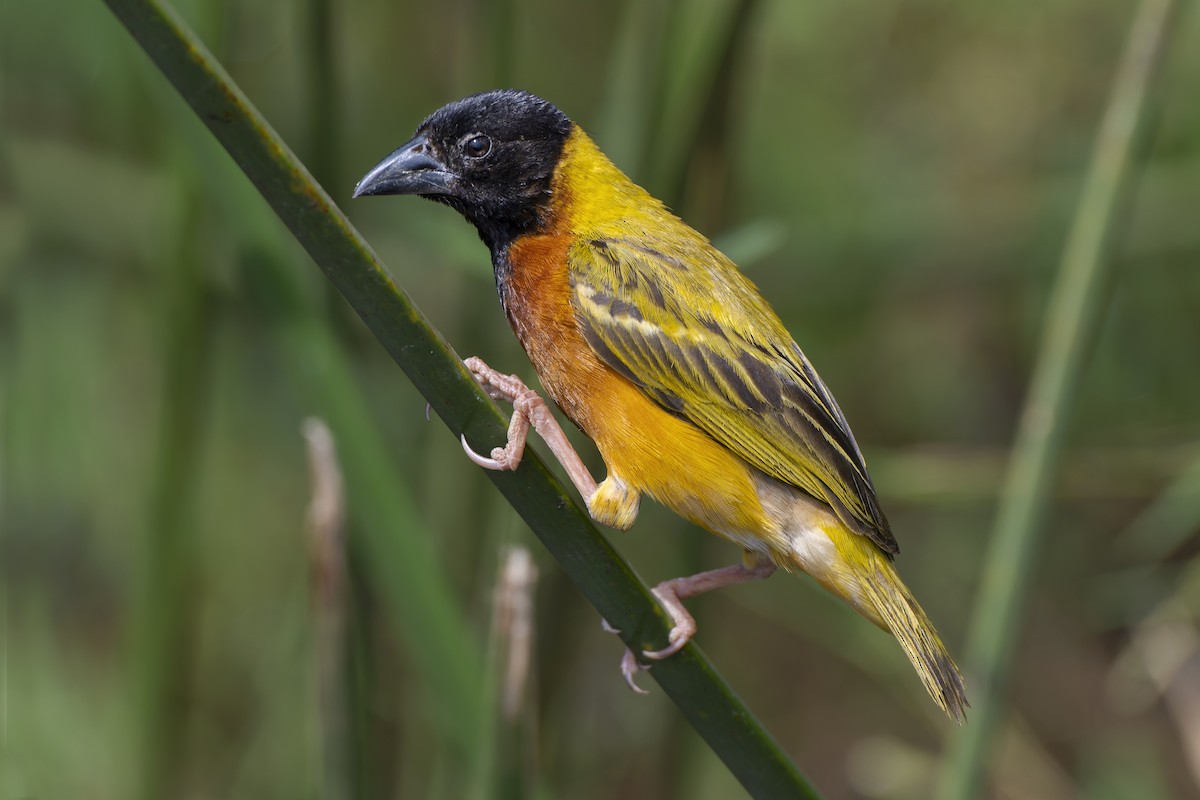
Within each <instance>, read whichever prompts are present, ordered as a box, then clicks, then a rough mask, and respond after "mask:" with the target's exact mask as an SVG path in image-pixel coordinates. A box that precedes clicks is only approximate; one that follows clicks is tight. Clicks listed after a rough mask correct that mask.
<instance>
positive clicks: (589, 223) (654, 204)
mask: <svg viewBox="0 0 1200 800" xmlns="http://www.w3.org/2000/svg"><path fill="white" fill-rule="evenodd" d="M552 191H553V192H554V193H555V195H560V196H562V195H567V196H569V197H567V198H566V202H565V203H560V207H565V208H568V209H569V212H568V213H569V218H568V220H567V223H568V226H569V228H570V229H571V230H580V229H583V228H605V227H608V226H611V225H613V224H614V223H619V222H620V221H621V220H623V219H624V218H625V217H627V216H630V215H637V216H638V217H640V218H642V219H645V218H646V216H647V215H648V216H651V217H656V216H658V215H660V214H661V215H663V216H666V217H670V218H672V219H673V218H674V215H672V214H671V213H670V212H669V211H667V208H666V206H664V205H663V204H662V202H661V201H660V200H658V199H657V198H655V197H654V196H653V195H651V194H650V193H649V192H647V191H646V190H645V189H643V188H642V187H641V186H638V185H637V184H636V183H634V182H633V181H632V180H630V179H629V177H628V176H627V175H626V174H625V173H624V172H622V171H621V170H620V169H619V168H618V167H617V165H616V164H614V163H613V162H612V161H610V160H609V158H608V156H606V155H604V153H603V152H601V150H600V148H599V147H597V146H596V143H595V142H593V141H592V139H591V137H589V136H588V135H587V134H586V133H584V130H583V128H580V127H579V126H578V125H575V126H574V128H573V130H572V131H571V135H570V136H568V137H567V141H566V144H564V145H563V152H562V156H561V158H560V159H559V163H558V168H557V169H556V170H555V180H554V185H553V187H552Z"/></svg>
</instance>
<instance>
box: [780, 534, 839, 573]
mask: <svg viewBox="0 0 1200 800" xmlns="http://www.w3.org/2000/svg"><path fill="white" fill-rule="evenodd" d="M791 537H792V552H793V553H795V554H796V560H797V561H799V562H800V566H801V567H802V568H803V569H804V571H805V572H807V573H808V574H809V575H812V576H813V577H814V578H818V577H823V576H825V575H829V574H830V571H831V570H832V569H833V565H834V563H835V561H836V559H837V548H835V547H834V546H833V540H832V539H830V538H829V536H827V535H826V533H825V531H823V530H821V529H820V528H809V527H799V528H796V529H795V530H793V531H792V532H791Z"/></svg>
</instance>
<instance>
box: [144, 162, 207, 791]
mask: <svg viewBox="0 0 1200 800" xmlns="http://www.w3.org/2000/svg"><path fill="white" fill-rule="evenodd" d="M184 172H185V173H186V174H188V179H187V180H185V186H186V187H190V186H192V185H193V181H192V179H191V176H190V170H186V169H185V170H184ZM185 191H186V189H185ZM196 206H197V204H196V203H195V202H190V203H188V204H186V207H187V210H188V214H187V219H188V220H189V222H188V223H186V224H185V225H184V228H183V230H182V231H181V234H180V240H179V243H178V252H179V258H178V259H177V261H176V265H175V268H174V269H173V270H172V271H170V272H169V274H168V275H167V277H166V293H167V295H168V296H167V302H166V308H167V312H168V313H167V314H166V315H165V316H164V325H165V327H166V335H165V337H164V339H165V347H164V349H163V353H162V360H163V361H162V363H163V365H164V369H163V372H164V376H163V395H162V404H161V412H160V414H161V416H160V420H159V430H158V442H157V452H156V453H155V458H154V475H153V479H152V481H151V486H150V494H149V497H148V510H147V515H146V530H145V534H144V539H143V541H144V547H143V548H142V556H141V558H142V563H141V569H140V572H141V574H140V576H139V581H140V585H139V587H138V588H139V594H138V604H137V607H136V615H135V623H134V624H135V626H136V627H135V631H134V636H135V640H134V643H133V649H132V654H133V657H134V658H135V659H136V666H135V668H134V670H133V674H134V675H135V676H136V683H135V687H136V688H135V690H134V691H135V692H136V694H137V698H138V700H137V702H138V712H139V713H138V736H139V739H138V747H137V758H138V761H139V763H140V765H141V766H140V770H139V772H138V774H139V777H140V786H139V790H140V793H141V796H142V797H145V798H147V800H151V799H152V798H159V797H170V796H173V795H177V794H179V788H180V787H179V786H178V785H177V783H176V782H177V780H178V778H179V768H180V760H181V751H182V746H183V731H184V730H185V729H186V725H185V722H186V715H187V708H188V704H187V702H186V697H187V688H188V681H189V675H190V667H191V663H192V650H193V629H194V605H193V603H192V600H191V597H192V590H193V588H194V584H195V571H194V569H193V564H194V563H195V553H194V550H195V540H194V538H195V537H194V530H193V527H192V524H193V522H194V520H193V517H192V514H191V503H190V501H191V500H192V499H193V498H194V490H193V485H194V482H195V475H196V460H197V453H198V450H199V448H200V442H201V430H202V427H203V418H204V416H205V404H206V399H207V392H206V390H205V389H206V387H207V385H208V383H209V381H208V371H209V370H208V362H209V360H210V357H211V354H212V348H211V345H210V342H209V341H208V335H207V329H208V321H209V318H210V313H209V312H210V310H211V303H210V297H209V294H208V292H207V290H206V287H205V285H204V271H203V258H202V251H203V248H202V247H201V246H200V242H199V237H198V236H197V234H196V231H195V227H196V224H195V222H193V221H192V220H195V218H196V217H197V215H198V213H199V212H198V209H197V208H196Z"/></svg>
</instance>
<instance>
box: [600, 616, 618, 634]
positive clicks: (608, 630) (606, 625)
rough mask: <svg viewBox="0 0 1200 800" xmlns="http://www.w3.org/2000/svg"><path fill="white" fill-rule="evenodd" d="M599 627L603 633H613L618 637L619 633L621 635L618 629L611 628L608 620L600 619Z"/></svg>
mask: <svg viewBox="0 0 1200 800" xmlns="http://www.w3.org/2000/svg"><path fill="white" fill-rule="evenodd" d="M600 627H601V628H602V629H603V630H604V632H605V633H615V634H618V635H620V633H621V629H620V628H614V627H613V626H612V623H610V622H609V621H608V620H606V619H604V618H603V617H601V618H600Z"/></svg>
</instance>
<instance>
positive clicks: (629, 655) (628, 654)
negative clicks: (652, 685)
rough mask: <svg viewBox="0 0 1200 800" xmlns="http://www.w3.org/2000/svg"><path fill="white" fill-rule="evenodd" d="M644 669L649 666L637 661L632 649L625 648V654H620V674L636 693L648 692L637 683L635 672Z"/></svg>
mask: <svg viewBox="0 0 1200 800" xmlns="http://www.w3.org/2000/svg"><path fill="white" fill-rule="evenodd" d="M644 669H650V668H649V667H648V666H646V665H645V664H642V663H639V662H638V660H637V658H636V657H635V656H634V655H633V651H632V650H629V649H626V650H625V655H623V656H621V674H622V675H624V676H625V683H627V684H629V688H630V689H632V690H633V691H634V692H636V693H637V694H650V693H649V692H648V691H646V690H645V689H643V688H642V687H640V686H638V685H637V674H638V673H639V672H640V671H642V670H644Z"/></svg>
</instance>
